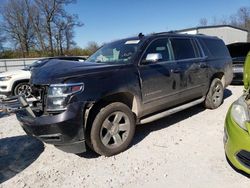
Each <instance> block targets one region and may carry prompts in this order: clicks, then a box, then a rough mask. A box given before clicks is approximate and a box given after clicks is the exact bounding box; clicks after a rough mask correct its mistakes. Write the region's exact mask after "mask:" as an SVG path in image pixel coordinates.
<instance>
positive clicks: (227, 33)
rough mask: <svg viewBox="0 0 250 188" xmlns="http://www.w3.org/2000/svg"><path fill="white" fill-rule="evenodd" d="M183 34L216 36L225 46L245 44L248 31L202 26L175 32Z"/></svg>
mask: <svg viewBox="0 0 250 188" xmlns="http://www.w3.org/2000/svg"><path fill="white" fill-rule="evenodd" d="M176 32H177V33H183V34H204V35H210V36H217V37H219V38H221V39H222V40H223V41H224V42H225V44H231V43H235V42H247V35H248V31H247V30H244V29H241V28H238V27H234V26H231V25H215V26H202V27H194V28H188V29H183V30H178V31H176Z"/></svg>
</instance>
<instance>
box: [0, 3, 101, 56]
mask: <svg viewBox="0 0 250 188" xmlns="http://www.w3.org/2000/svg"><path fill="white" fill-rule="evenodd" d="M75 2H76V1H75V0H8V1H6V2H5V3H4V4H3V5H2V6H1V12H0V15H1V17H2V19H1V20H2V21H1V23H0V29H1V33H0V52H1V53H0V58H11V57H13V56H14V57H34V56H59V55H89V54H91V53H92V52H93V50H96V49H97V48H98V45H97V44H96V43H95V42H91V43H89V45H88V47H87V48H86V49H81V48H79V47H76V43H75V41H74V29H75V28H76V27H81V26H83V23H82V22H80V21H79V19H78V16H77V15H76V14H70V13H68V12H67V11H66V10H65V7H66V6H67V5H69V4H71V3H75ZM4 44H7V45H10V44H11V48H9V49H6V48H4Z"/></svg>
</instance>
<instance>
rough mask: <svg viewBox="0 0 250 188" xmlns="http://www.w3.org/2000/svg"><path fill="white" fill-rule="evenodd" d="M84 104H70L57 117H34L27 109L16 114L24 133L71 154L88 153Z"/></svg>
mask: <svg viewBox="0 0 250 188" xmlns="http://www.w3.org/2000/svg"><path fill="white" fill-rule="evenodd" d="M84 110H85V103H84V102H76V103H72V104H69V105H68V106H67V109H66V111H64V112H62V113H60V114H57V115H48V116H40V117H32V116H30V115H29V113H28V112H27V110H26V109H21V110H19V111H17V112H16V116H17V119H18V120H19V122H20V124H21V126H22V128H23V129H24V131H25V132H26V133H27V134H28V135H31V136H34V137H36V138H38V139H39V140H41V141H43V142H45V143H48V144H53V145H55V146H56V147H57V148H59V149H61V150H63V151H65V152H69V153H82V152H85V151H86V147H85V138H84V126H83V125H84Z"/></svg>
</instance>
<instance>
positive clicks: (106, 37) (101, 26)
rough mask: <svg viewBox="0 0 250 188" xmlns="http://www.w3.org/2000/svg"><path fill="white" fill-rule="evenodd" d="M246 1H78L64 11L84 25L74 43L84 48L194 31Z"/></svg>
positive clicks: (78, 31)
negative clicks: (127, 39) (139, 36)
mask: <svg viewBox="0 0 250 188" xmlns="http://www.w3.org/2000/svg"><path fill="white" fill-rule="evenodd" d="M242 6H248V7H249V6H250V0H206V1H201V0H189V1H184V0H183V1H180V0H175V1H174V0H78V1H77V2H76V3H75V4H71V5H68V6H67V7H66V10H67V11H69V12H70V13H72V14H77V15H78V17H79V20H80V21H81V22H82V23H83V24H84V25H83V26H82V27H80V28H76V29H75V41H76V43H77V45H78V46H79V47H83V48H84V47H86V46H87V44H88V43H89V42H91V41H95V42H97V43H98V44H99V45H101V44H103V43H104V42H110V41H113V40H116V39H121V38H126V37H131V36H136V35H138V34H139V33H140V32H142V33H143V34H150V33H153V32H164V31H169V30H177V29H185V28H190V27H196V26H197V25H198V24H199V21H200V19H201V18H207V19H208V23H213V22H214V20H215V18H216V19H217V20H220V19H224V18H227V17H229V16H230V15H232V14H235V13H236V12H237V10H238V9H239V8H240V7H242Z"/></svg>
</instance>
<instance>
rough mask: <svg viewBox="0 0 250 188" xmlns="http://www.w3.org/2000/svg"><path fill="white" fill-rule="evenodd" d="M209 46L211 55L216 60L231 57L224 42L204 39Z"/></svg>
mask: <svg viewBox="0 0 250 188" xmlns="http://www.w3.org/2000/svg"><path fill="white" fill-rule="evenodd" d="M202 41H203V42H204V44H205V45H206V46H207V48H208V50H209V52H210V53H211V55H212V56H213V57H215V58H224V57H230V54H229V52H228V50H227V47H226V46H225V44H224V42H223V41H222V40H219V39H205V38H204V39H202Z"/></svg>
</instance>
